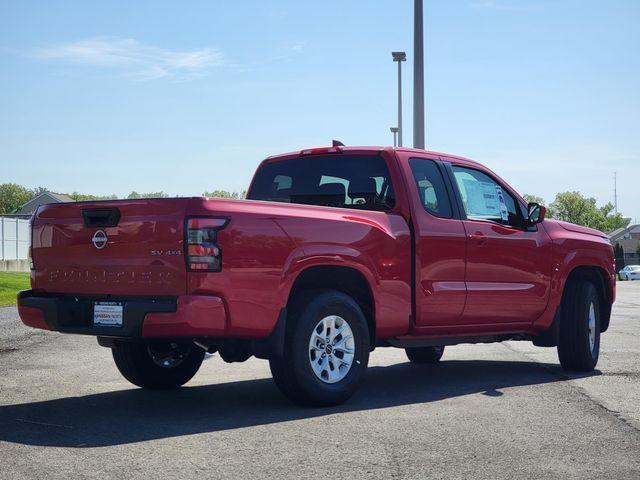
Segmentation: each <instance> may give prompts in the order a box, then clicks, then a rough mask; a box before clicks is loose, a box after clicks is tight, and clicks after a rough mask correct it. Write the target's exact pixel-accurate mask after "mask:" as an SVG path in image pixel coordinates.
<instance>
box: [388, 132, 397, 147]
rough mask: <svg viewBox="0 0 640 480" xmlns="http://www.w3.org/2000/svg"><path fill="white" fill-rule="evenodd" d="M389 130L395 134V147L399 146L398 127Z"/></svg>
mask: <svg viewBox="0 0 640 480" xmlns="http://www.w3.org/2000/svg"><path fill="white" fill-rule="evenodd" d="M389 130H391V133H393V146H394V147H397V146H398V127H391V128H390V129H389Z"/></svg>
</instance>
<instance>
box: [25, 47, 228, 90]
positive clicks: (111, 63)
mask: <svg viewBox="0 0 640 480" xmlns="http://www.w3.org/2000/svg"><path fill="white" fill-rule="evenodd" d="M34 54H35V56H36V57H38V58H40V59H43V60H49V61H62V62H68V63H75V64H79V65H87V66H94V67H101V68H110V69H113V70H117V71H119V72H121V73H123V74H125V75H127V76H130V77H132V78H135V79H138V80H153V79H157V78H164V77H192V76H200V75H203V74H206V72H207V71H208V70H209V69H211V68H213V67H217V66H220V65H222V63H223V55H222V53H221V52H220V51H219V50H217V49H215V48H210V47H209V48H201V49H195V50H182V51H177V50H166V49H163V48H160V47H156V46H153V45H145V44H143V43H141V42H139V41H138V40H135V39H132V38H124V39H118V38H102V37H99V38H88V39H83V40H78V41H75V42H70V43H62V44H55V45H49V46H47V47H43V48H39V49H37V50H35V52H34Z"/></svg>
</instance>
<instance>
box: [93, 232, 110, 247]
mask: <svg viewBox="0 0 640 480" xmlns="http://www.w3.org/2000/svg"><path fill="white" fill-rule="evenodd" d="M107 240H109V239H108V238H107V234H106V233H105V232H104V230H98V231H97V232H96V233H94V234H93V237H91V243H93V246H94V247H96V248H97V249H98V250H102V249H103V248H104V247H106V246H107Z"/></svg>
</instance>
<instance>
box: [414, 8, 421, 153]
mask: <svg viewBox="0 0 640 480" xmlns="http://www.w3.org/2000/svg"><path fill="white" fill-rule="evenodd" d="M413 148H422V149H424V54H423V38H422V0H414V3H413Z"/></svg>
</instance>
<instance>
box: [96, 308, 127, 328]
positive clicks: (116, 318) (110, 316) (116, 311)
mask: <svg viewBox="0 0 640 480" xmlns="http://www.w3.org/2000/svg"><path fill="white" fill-rule="evenodd" d="M122 307H123V304H122V302H95V303H94V304H93V325H94V326H96V327H98V326H99V327H121V326H122V310H123V308H122Z"/></svg>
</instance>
